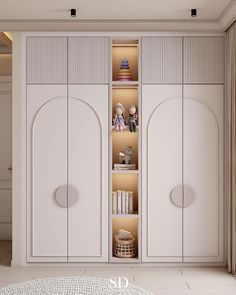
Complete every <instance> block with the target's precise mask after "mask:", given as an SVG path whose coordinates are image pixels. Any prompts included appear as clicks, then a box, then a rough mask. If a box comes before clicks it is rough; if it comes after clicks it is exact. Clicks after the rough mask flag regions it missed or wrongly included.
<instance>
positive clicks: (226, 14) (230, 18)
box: [217, 0, 236, 31]
mask: <svg viewBox="0 0 236 295" xmlns="http://www.w3.org/2000/svg"><path fill="white" fill-rule="evenodd" d="M235 20H236V0H232V1H231V2H230V3H229V5H228V6H227V7H226V9H225V10H224V11H223V12H222V13H221V15H220V16H219V17H218V19H217V21H218V23H219V24H220V25H221V27H222V29H223V30H224V31H225V30H227V29H228V27H229V26H231V25H232V23H233V22H234V21H235Z"/></svg>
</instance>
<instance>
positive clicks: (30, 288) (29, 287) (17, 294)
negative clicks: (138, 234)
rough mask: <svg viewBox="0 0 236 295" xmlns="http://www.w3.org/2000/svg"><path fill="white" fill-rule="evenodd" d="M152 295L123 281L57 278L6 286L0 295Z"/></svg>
mask: <svg viewBox="0 0 236 295" xmlns="http://www.w3.org/2000/svg"><path fill="white" fill-rule="evenodd" d="M13 294H14V295H39V294H40V295H41V294H42V295H49V294H50V295H51V294H53V295H61V294H67V295H79V294H81V295H93V294H95V295H109V294H111V295H153V293H151V292H149V291H147V290H144V289H143V288H140V287H136V286H133V285H131V284H129V285H128V286H127V281H125V279H120V280H119V279H118V278H116V279H114V278H112V281H110V280H109V279H103V278H92V277H58V278H46V279H37V280H32V281H26V282H20V283H16V284H12V285H8V286H6V287H3V288H1V289H0V295H13Z"/></svg>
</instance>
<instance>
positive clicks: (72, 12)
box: [70, 8, 76, 17]
mask: <svg viewBox="0 0 236 295" xmlns="http://www.w3.org/2000/svg"><path fill="white" fill-rule="evenodd" d="M70 16H71V17H76V9H74V8H72V9H71V10H70Z"/></svg>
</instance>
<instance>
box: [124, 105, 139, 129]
mask: <svg viewBox="0 0 236 295" xmlns="http://www.w3.org/2000/svg"><path fill="white" fill-rule="evenodd" d="M128 111H129V119H128V122H127V125H129V131H130V132H135V131H136V126H137V121H138V115H137V109H136V106H134V105H130V106H129V108H128Z"/></svg>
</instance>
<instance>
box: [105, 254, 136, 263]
mask: <svg viewBox="0 0 236 295" xmlns="http://www.w3.org/2000/svg"><path fill="white" fill-rule="evenodd" d="M110 262H115V263H139V262H140V260H139V258H138V257H134V258H119V257H114V256H112V257H111V260H110Z"/></svg>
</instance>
